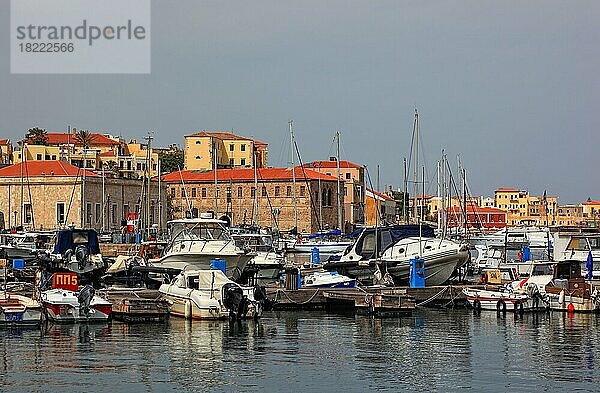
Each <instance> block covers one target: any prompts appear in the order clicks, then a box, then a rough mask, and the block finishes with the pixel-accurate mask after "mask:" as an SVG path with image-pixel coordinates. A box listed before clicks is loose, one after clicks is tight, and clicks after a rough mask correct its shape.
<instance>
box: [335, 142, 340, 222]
mask: <svg viewBox="0 0 600 393" xmlns="http://www.w3.org/2000/svg"><path fill="white" fill-rule="evenodd" d="M335 136H336V140H337V160H336V164H337V165H336V166H337V210H338V212H337V213H338V229H339V230H340V231H341V230H342V196H341V193H342V192H341V188H340V176H341V175H342V174H341V171H340V132H339V131H337V132H336V133H335Z"/></svg>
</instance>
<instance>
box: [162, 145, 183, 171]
mask: <svg viewBox="0 0 600 393" xmlns="http://www.w3.org/2000/svg"><path fill="white" fill-rule="evenodd" d="M158 159H159V160H160V165H161V167H160V169H161V172H163V173H169V172H174V171H178V170H179V169H183V150H179V149H177V150H172V151H168V152H166V153H163V152H160V153H159V154H158Z"/></svg>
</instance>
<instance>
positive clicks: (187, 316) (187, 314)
mask: <svg viewBox="0 0 600 393" xmlns="http://www.w3.org/2000/svg"><path fill="white" fill-rule="evenodd" d="M184 307H185V319H192V302H190V301H189V300H186V301H185V306H184Z"/></svg>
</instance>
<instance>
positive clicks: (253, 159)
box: [252, 143, 258, 226]
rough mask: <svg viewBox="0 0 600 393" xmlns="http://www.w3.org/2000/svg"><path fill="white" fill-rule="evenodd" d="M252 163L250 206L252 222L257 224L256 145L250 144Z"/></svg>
mask: <svg viewBox="0 0 600 393" xmlns="http://www.w3.org/2000/svg"><path fill="white" fill-rule="evenodd" d="M252 165H253V166H254V200H253V201H252V203H253V208H252V213H253V214H252V223H253V224H254V225H257V226H258V172H257V171H258V169H256V147H255V146H254V143H253V144H252Z"/></svg>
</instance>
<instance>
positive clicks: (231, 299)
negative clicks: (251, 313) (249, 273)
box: [223, 283, 249, 320]
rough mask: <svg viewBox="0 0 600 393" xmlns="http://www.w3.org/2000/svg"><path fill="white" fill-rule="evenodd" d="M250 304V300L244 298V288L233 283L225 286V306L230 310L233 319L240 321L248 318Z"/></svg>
mask: <svg viewBox="0 0 600 393" xmlns="http://www.w3.org/2000/svg"><path fill="white" fill-rule="evenodd" d="M248 303H249V300H248V298H247V297H246V296H244V293H243V292H242V288H240V287H239V286H237V285H236V284H233V283H229V284H225V285H223V304H224V305H225V307H227V309H228V310H229V317H230V318H231V319H233V320H238V319H241V318H243V317H244V316H246V314H247V313H248Z"/></svg>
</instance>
